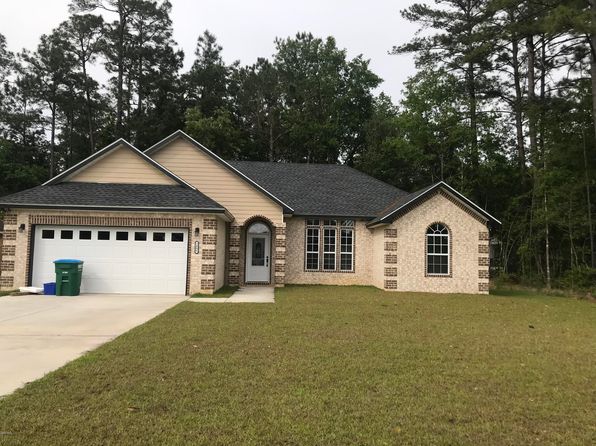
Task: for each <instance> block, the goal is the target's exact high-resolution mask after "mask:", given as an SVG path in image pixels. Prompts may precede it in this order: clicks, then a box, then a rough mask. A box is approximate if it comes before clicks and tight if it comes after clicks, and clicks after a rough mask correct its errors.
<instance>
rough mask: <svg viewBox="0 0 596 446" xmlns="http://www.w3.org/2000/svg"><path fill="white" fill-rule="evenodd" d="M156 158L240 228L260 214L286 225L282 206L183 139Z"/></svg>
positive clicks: (172, 144) (169, 145) (166, 148)
mask: <svg viewBox="0 0 596 446" xmlns="http://www.w3.org/2000/svg"><path fill="white" fill-rule="evenodd" d="M153 159H155V161H157V162H158V163H160V164H161V165H162V166H164V167H165V168H166V169H168V170H170V171H172V172H173V173H174V174H176V175H177V176H179V177H181V178H182V179H184V180H185V181H187V182H188V183H190V184H192V185H193V186H195V187H196V188H197V189H199V190H200V191H201V192H203V193H204V194H205V195H207V196H208V197H210V198H212V199H213V200H215V201H217V202H218V203H219V204H221V205H222V206H224V207H225V208H226V209H227V210H228V211H230V212H231V213H232V215H233V216H234V218H235V219H236V224H238V225H242V224H244V222H245V221H246V220H247V219H248V218H251V217H253V216H256V215H260V216H263V217H266V218H268V219H270V220H271V221H272V222H273V224H275V225H277V224H281V223H283V211H282V208H281V206H279V205H278V204H277V203H275V202H274V201H273V200H271V199H270V198H269V197H267V196H266V195H265V194H264V193H262V192H260V191H259V190H258V189H256V188H255V187H253V186H252V185H250V184H249V183H247V182H246V181H245V180H243V179H242V178H240V176H238V174H236V173H234V172H232V171H230V170H229V169H228V168H226V167H225V166H223V165H222V164H221V163H220V162H218V161H217V160H215V159H213V158H212V157H210V156H209V155H207V154H206V153H204V152H202V151H201V150H198V149H197V148H196V147H195V146H193V145H192V143H190V142H189V141H187V140H185V139H183V138H177V139H175V140H174V141H172V142H170V143H169V144H168V145H167V146H166V147H163V148H162V149H160V150H159V151H157V153H155V155H154V156H153Z"/></svg>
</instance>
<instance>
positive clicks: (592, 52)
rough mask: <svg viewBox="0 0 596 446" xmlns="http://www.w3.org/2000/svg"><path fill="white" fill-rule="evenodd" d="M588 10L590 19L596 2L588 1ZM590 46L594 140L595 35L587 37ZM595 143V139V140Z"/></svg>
mask: <svg viewBox="0 0 596 446" xmlns="http://www.w3.org/2000/svg"><path fill="white" fill-rule="evenodd" d="M590 10H591V12H592V17H595V16H596V1H595V0H590ZM587 37H588V43H589V45H590V55H591V57H590V76H591V78H592V123H593V127H594V137H595V138H596V34H591V35H588V36H587ZM595 141H596V139H595Z"/></svg>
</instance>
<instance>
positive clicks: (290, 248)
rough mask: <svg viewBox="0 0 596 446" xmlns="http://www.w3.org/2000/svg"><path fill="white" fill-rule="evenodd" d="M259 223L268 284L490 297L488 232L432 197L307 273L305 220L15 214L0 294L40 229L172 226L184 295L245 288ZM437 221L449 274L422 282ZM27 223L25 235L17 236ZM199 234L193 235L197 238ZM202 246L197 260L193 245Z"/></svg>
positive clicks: (22, 265) (20, 274) (20, 277)
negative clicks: (184, 264)
mask: <svg viewBox="0 0 596 446" xmlns="http://www.w3.org/2000/svg"><path fill="white" fill-rule="evenodd" d="M256 221H263V222H265V223H267V224H268V225H269V227H270V229H271V263H270V265H271V283H272V284H275V285H276V286H282V285H284V284H285V283H296V284H330V285H375V286H377V287H379V288H383V289H387V290H396V291H423V292H453V293H487V292H488V286H489V285H488V284H489V263H490V261H489V233H488V230H487V227H486V224H485V223H483V222H480V221H479V220H478V218H477V217H476V216H473V215H471V214H470V212H468V211H467V210H464V209H463V208H462V207H461V206H456V205H454V202H453V200H452V199H450V198H447V197H446V196H445V195H444V194H436V195H434V196H433V197H431V198H429V199H428V200H426V201H424V202H423V203H421V204H419V205H418V206H417V207H415V208H413V209H410V212H408V213H406V214H404V215H402V216H401V217H400V218H398V219H397V220H396V221H395V222H394V223H393V224H391V225H388V226H383V227H379V228H376V229H369V228H367V227H366V221H361V220H357V221H355V227H354V271H353V272H338V271H335V272H324V271H314V272H310V271H305V265H304V260H305V259H304V257H305V228H306V221H305V219H304V218H300V217H292V218H288V219H286V222H285V223H279V222H278V223H276V224H274V223H272V221H271V220H269V219H267V218H265V217H262V216H255V217H253V218H251V219H248V220H246V222H245V223H244V224H242V225H240V224H237V223H236V222H232V223H225V222H224V221H222V220H219V219H218V218H214V217H213V216H209V215H205V216H203V215H192V214H159V213H132V214H130V215H126V214H124V213H118V212H105V213H102V212H92V211H79V212H67V211H49V210H48V211H40V210H25V209H23V210H19V211H17V212H12V213H10V212H9V213H8V214H7V215H6V216H5V228H4V237H3V239H2V245H1V246H0V256H1V259H0V289H3V290H6V289H13V288H16V287H19V286H24V285H27V278H28V277H29V259H28V252H29V249H30V246H31V239H30V237H31V227H32V226H33V225H38V224H49V225H73V226H84V225H90V226H123V227H174V228H186V229H188V231H189V234H190V237H189V254H188V255H189V262H188V277H189V280H188V287H187V292H188V293H195V292H202V293H211V292H213V291H214V290H216V289H218V288H219V287H220V286H222V285H223V284H224V283H226V282H227V283H229V284H230V285H244V283H245V252H246V229H247V227H248V226H250V224H252V223H253V222H256ZM435 222H441V223H444V224H445V225H447V226H448V227H449V229H450V242H451V261H450V262H451V264H450V271H451V272H452V274H451V275H450V276H448V277H435V276H429V277H427V276H426V274H425V273H426V267H425V265H426V263H425V262H426V252H425V251H426V248H425V246H426V238H425V233H426V228H427V227H428V226H429V225H430V224H432V223H435ZM22 224H24V225H25V230H24V231H23V232H19V229H18V228H19V226H20V225H22ZM197 229H198V233H197ZM195 242H199V246H200V250H199V253H198V254H195V252H194V246H195V245H194V243H195Z"/></svg>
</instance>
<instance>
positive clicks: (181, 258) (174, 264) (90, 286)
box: [32, 225, 188, 294]
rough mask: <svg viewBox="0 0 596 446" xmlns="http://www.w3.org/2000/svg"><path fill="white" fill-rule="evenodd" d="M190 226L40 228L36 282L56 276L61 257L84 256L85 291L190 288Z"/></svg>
mask: <svg viewBox="0 0 596 446" xmlns="http://www.w3.org/2000/svg"><path fill="white" fill-rule="evenodd" d="M187 237H188V230H184V229H161V228H160V229H139V228H100V227H89V226H42V225H38V226H36V228H35V244H34V245H33V275H32V278H33V281H32V282H33V283H32V284H33V286H40V287H41V286H42V285H43V283H46V282H53V281H54V280H55V277H56V276H55V274H54V264H53V263H52V262H53V261H54V260H57V259H79V260H83V261H84V262H85V264H84V268H83V282H82V284H81V292H82V293H132V294H185V293H186V262H187V256H188V240H187Z"/></svg>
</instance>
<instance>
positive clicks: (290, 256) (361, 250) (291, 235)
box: [285, 217, 382, 285]
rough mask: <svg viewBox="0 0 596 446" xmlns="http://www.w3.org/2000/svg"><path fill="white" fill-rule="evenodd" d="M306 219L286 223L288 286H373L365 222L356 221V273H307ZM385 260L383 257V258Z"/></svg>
mask: <svg viewBox="0 0 596 446" xmlns="http://www.w3.org/2000/svg"><path fill="white" fill-rule="evenodd" d="M305 229H306V220H305V219H304V218H299V217H293V218H290V219H288V221H287V222H286V244H287V247H286V277H285V279H286V283H293V284H324V285H373V278H372V268H373V263H375V261H377V259H375V258H374V257H373V246H372V245H373V241H372V232H371V231H370V230H369V229H367V228H366V222H365V221H356V222H355V227H354V271H353V272H327V271H305V270H304V256H305V247H304V245H305V242H306V235H305ZM381 260H382V257H381Z"/></svg>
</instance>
